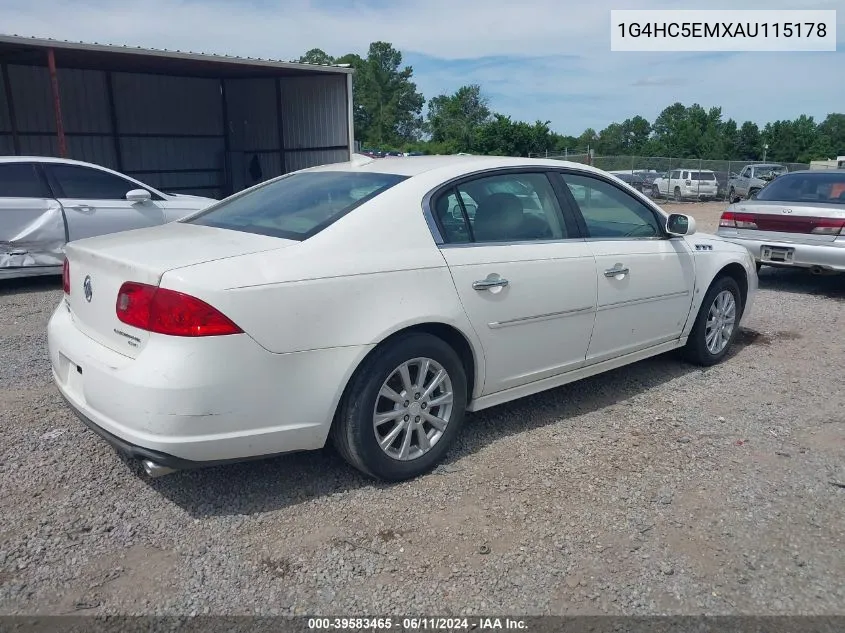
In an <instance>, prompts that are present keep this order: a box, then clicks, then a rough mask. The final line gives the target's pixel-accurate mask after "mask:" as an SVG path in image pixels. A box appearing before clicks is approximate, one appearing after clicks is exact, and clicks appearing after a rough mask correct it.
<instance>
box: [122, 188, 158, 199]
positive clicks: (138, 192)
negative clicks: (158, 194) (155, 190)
mask: <svg viewBox="0 0 845 633" xmlns="http://www.w3.org/2000/svg"><path fill="white" fill-rule="evenodd" d="M150 198H152V196H151V195H150V192H149V191H147V190H146V189H133V190H132V191H129V192H128V193H127V194H126V199H127V200H129V202H146V201H147V200H149V199H150Z"/></svg>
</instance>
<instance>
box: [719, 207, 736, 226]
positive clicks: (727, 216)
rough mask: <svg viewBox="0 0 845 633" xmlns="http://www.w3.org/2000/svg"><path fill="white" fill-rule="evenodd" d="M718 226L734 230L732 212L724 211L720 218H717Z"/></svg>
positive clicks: (734, 222) (734, 224)
mask: <svg viewBox="0 0 845 633" xmlns="http://www.w3.org/2000/svg"><path fill="white" fill-rule="evenodd" d="M719 226H727V227H730V228H732V229H735V228H736V221H735V220H734V214H733V211H725V212H724V213H723V214H722V217H721V218H719Z"/></svg>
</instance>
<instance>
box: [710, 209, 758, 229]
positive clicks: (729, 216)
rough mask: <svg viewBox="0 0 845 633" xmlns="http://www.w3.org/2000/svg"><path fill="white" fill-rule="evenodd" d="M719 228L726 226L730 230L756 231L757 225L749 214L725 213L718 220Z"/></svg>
mask: <svg viewBox="0 0 845 633" xmlns="http://www.w3.org/2000/svg"><path fill="white" fill-rule="evenodd" d="M719 226H726V227H729V228H732V229H756V228H757V223H756V222H754V216H753V215H751V214H750V213H734V212H733V211H725V212H724V213H723V214H722V217H721V218H719Z"/></svg>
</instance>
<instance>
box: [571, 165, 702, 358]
mask: <svg viewBox="0 0 845 633" xmlns="http://www.w3.org/2000/svg"><path fill="white" fill-rule="evenodd" d="M560 178H561V179H562V182H563V183H564V184H565V187H564V188H563V189H562V192H563V197H564V200H565V201H567V200H568V202H569V204H571V205H572V206H573V207H574V208H575V210H576V212H577V213H578V218H579V221H580V222H581V223H582V231H583V232H584V234H586V235H587V244H588V246H589V249H590V251H591V252H592V254H593V255H594V257H595V259H596V267H597V273H598V274H597V279H598V302H597V311H596V323H595V328H594V329H593V335H592V340H591V341H590V344H589V349H588V351H587V357H586V360H587V363H597V362H601V361H604V360H609V359H611V358H615V357H618V356H624V355H625V354H630V353H633V352H636V351H639V350H642V349H646V348H648V347H652V346H655V345H659V344H660V343H664V342H667V341H670V340H673V339H677V338H679V337H680V335H681V331H682V330H683V327H684V324H685V323H686V320H687V316H688V315H689V312H690V308H691V305H692V291H693V288H694V284H695V265H694V261H693V258H692V253H691V252H690V250H689V248H688V247H687V245H686V242H685V240H683V239H668V236H667V234H666V233H665V229H664V227H663V226H662V224H663V221H662V217H661V216H660V215H659V214H658V213H657V212H656V211H654V210H653V209H651V208H650V207H649V206H647V205H646V204H645V203H644V202H642V201H641V200H639V198H637V197H636V196H635V195H634V194H631V193H629V192H627V191H625V190H623V189H622V188H621V187H618V186H617V185H616V184H614V183H612V182H610V180H606V179H604V178H602V177H600V176H598V175H596V174H586V173H583V172H580V173H574V172H563V173H562V174H561V175H560Z"/></svg>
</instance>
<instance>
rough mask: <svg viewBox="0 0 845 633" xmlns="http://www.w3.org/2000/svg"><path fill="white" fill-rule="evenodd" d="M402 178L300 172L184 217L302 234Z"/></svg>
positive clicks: (233, 227) (290, 235)
mask: <svg viewBox="0 0 845 633" xmlns="http://www.w3.org/2000/svg"><path fill="white" fill-rule="evenodd" d="M406 179H407V176H397V175H395V174H379V173H372V172H352V171H318V172H301V173H296V174H291V175H290V176H286V177H284V178H281V179H279V180H275V181H271V182H269V183H267V184H265V185H262V186H260V187H258V188H256V189H253V190H252V191H248V192H246V193H243V194H240V195H236V196H233V197H231V198H229V199H227V200H224V201H223V202H221V203H220V204H217V205H214V206H213V207H211V208H210V209H208V210H207V211H205V212H203V213H201V214H199V215H196V216H193V217H192V218H189V219H187V220H185V223H187V224H198V225H201V226H213V227H217V228H220V229H229V230H232V231H242V232H244V233H257V234H260V235H270V236H273V237H281V238H285V239H290V240H305V239H308V238H309V237H311V236H313V235H316V234H317V233H319V232H320V231H322V230H323V229H324V228H326V227H327V226H329V225H330V224H332V223H334V222H336V221H337V220H339V219H340V218H341V217H343V216H344V215H346V214H347V213H349V212H350V211H352V210H353V209H355V208H356V207H358V206H360V205H361V204H363V203H364V202H367V201H369V200H372V199H373V198H375V197H376V196H378V195H379V194H381V193H383V192H385V191H387V190H388V189H390V188H391V187H393V186H394V185H396V184H398V183H400V182H402V181H403V180H406Z"/></svg>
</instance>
